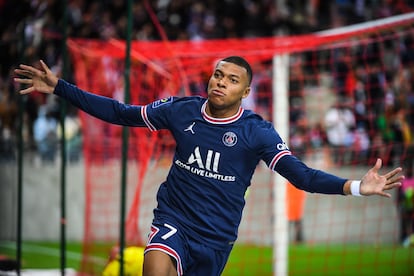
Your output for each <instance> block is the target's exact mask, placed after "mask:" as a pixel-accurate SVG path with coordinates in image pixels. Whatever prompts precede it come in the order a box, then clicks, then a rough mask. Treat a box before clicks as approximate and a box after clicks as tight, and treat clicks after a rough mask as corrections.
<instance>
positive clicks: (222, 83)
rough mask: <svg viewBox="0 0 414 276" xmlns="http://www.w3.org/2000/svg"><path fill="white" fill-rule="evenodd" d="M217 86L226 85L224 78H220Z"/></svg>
mask: <svg viewBox="0 0 414 276" xmlns="http://www.w3.org/2000/svg"><path fill="white" fill-rule="evenodd" d="M217 86H219V87H225V86H226V84H225V82H224V78H219V79H218V80H217Z"/></svg>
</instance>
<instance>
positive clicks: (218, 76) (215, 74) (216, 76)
mask: <svg viewBox="0 0 414 276" xmlns="http://www.w3.org/2000/svg"><path fill="white" fill-rule="evenodd" d="M214 77H215V78H216V79H219V78H221V77H222V75H221V74H220V72H214Z"/></svg>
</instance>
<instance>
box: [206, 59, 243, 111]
mask: <svg viewBox="0 0 414 276" xmlns="http://www.w3.org/2000/svg"><path fill="white" fill-rule="evenodd" d="M207 91H208V106H207V112H208V113H210V114H209V115H212V116H219V117H223V118H225V117H230V116H232V115H234V114H236V113H237V111H238V110H239V107H240V105H241V101H242V99H243V98H246V97H247V96H248V95H249V93H250V86H249V82H248V77H247V71H246V69H245V68H243V67H241V66H238V65H236V64H234V63H230V62H225V61H221V62H219V63H218V64H217V66H216V68H215V70H214V73H213V75H212V76H211V78H210V80H209V82H208V89H207Z"/></svg>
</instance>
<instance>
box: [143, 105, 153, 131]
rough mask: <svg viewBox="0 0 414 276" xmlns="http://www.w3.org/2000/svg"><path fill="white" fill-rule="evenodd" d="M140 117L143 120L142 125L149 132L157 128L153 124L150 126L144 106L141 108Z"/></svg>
mask: <svg viewBox="0 0 414 276" xmlns="http://www.w3.org/2000/svg"><path fill="white" fill-rule="evenodd" d="M141 117H142V119H143V120H144V123H145V124H146V125H147V127H148V128H149V130H151V131H155V130H157V128H156V127H155V126H154V125H153V124H151V122H150V120H149V118H148V114H147V106H146V105H145V106H143V107H142V108H141Z"/></svg>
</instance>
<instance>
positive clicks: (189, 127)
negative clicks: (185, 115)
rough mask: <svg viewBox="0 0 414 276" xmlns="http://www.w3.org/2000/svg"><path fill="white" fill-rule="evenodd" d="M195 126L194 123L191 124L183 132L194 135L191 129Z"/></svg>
mask: <svg viewBox="0 0 414 276" xmlns="http://www.w3.org/2000/svg"><path fill="white" fill-rule="evenodd" d="M194 125H195V122H193V123H192V124H191V125H189V126H188V127H187V128H186V129H184V131H191V133H192V134H195V132H194V130H193V127H194Z"/></svg>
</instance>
